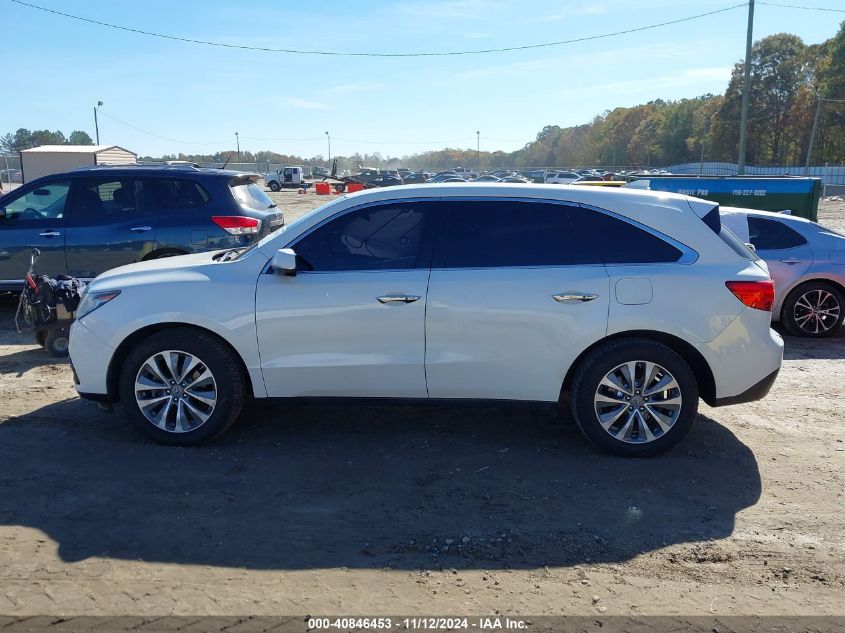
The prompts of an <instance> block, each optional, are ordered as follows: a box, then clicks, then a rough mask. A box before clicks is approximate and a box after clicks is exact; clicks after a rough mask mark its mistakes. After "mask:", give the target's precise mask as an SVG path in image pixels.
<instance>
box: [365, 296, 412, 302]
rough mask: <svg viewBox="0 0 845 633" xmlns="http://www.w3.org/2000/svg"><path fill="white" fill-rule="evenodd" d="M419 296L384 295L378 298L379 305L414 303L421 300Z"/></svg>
mask: <svg viewBox="0 0 845 633" xmlns="http://www.w3.org/2000/svg"><path fill="white" fill-rule="evenodd" d="M419 298H420V297H419V295H384V296H382V297H376V299H378V302H379V303H413V302H414V301H417V300H419Z"/></svg>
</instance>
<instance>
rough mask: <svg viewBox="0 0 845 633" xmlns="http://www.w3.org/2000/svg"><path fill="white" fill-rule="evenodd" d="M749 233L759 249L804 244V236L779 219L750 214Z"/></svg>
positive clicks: (773, 248)
mask: <svg viewBox="0 0 845 633" xmlns="http://www.w3.org/2000/svg"><path fill="white" fill-rule="evenodd" d="M748 235H749V237H750V239H751V243H752V244H754V247H755V248H756V249H757V250H758V251H761V250H762V251H765V250H783V249H787V248H795V247H796V246H803V245H804V244H806V243H807V240H806V239H804V236H803V235H801V234H800V233H799V232H798V231H796V230H794V229H792V228H790V227H788V226H787V225H786V224H784V223H783V222H778V221H777V220H767V219H765V218H759V217H757V216H753V215H749V216H748Z"/></svg>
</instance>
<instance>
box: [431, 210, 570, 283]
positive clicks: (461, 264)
mask: <svg viewBox="0 0 845 633" xmlns="http://www.w3.org/2000/svg"><path fill="white" fill-rule="evenodd" d="M448 207H449V210H450V212H449V223H448V228H447V235H446V238H445V243H444V244H443V249H442V256H441V257H440V258H439V259H441V262H440V263H439V265H442V266H445V267H447V268H490V267H497V266H556V265H566V264H570V263H571V262H572V255H571V252H570V247H569V232H568V231H567V229H566V227H567V207H566V206H564V205H560V204H545V203H538V202H517V201H507V202H506V201H489V202H450V203H448Z"/></svg>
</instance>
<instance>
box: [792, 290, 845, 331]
mask: <svg viewBox="0 0 845 633" xmlns="http://www.w3.org/2000/svg"><path fill="white" fill-rule="evenodd" d="M841 309H842V307H841V306H840V305H839V301H838V300H837V298H836V296H834V294H833V293H831V292H828V291H827V290H822V289H817V290H809V291H807V292H805V293H804V294H802V295H801V296H800V297H798V300H797V301H796V302H795V307H794V308H793V317H794V318H795V324H796V325H797V326H798V327H799V328H800V329H801V330H803V331H804V332H807V333H808V334H822V333H824V332H827V331H828V330H830V329H831V328H832V327H833V326H835V325H836V324H837V323H838V322H839V315H840V312H841Z"/></svg>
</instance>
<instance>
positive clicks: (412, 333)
mask: <svg viewBox="0 0 845 633" xmlns="http://www.w3.org/2000/svg"><path fill="white" fill-rule="evenodd" d="M773 296H774V291H773V286H772V282H771V280H770V278H769V275H768V274H767V272H766V271H765V268H764V266H763V265H761V263H760V262H759V260H758V259H757V258H756V256H755V255H754V254H753V253H751V252H750V251H749V250H748V249H747V248H746V247H745V246H744V245H743V244H742V242H740V241H739V240H738V239H737V238H736V237H735V236H734V235H733V234H732V233H730V232H729V231H727V230H726V229H723V228H722V227H721V225H720V220H719V210H718V207H716V206H714V204H713V203H712V202H705V201H703V200H697V199H694V198H688V197H685V196H679V195H674V194H668V193H662V192H659V193H658V192H650V191H631V190H613V191H610V190H603V189H602V190H594V189H592V188H584V189H579V188H569V187H566V188H561V187H555V186H550V185H549V186H544V185H504V184H501V183H493V184H488V183H483V184H472V183H462V184H459V185H451V184H442V185H431V184H428V185H419V186H405V187H401V188H396V187H388V188H383V189H377V190H371V191H365V192H361V193H356V194H352V195H348V196H344V197H341V198H338V199H336V200H334V201H332V202H331V203H329V204H326V205H325V206H323V207H320V208H319V209H317V210H315V211H313V212H312V213H310V214H308V215H306V216H304V217H302V218H300V219H299V220H297V221H295V222H293V223H291V224H289V225H287V226H286V227H284V228H282V229H280V230H278V231H276V232H275V233H273V234H272V235H270V236H268V237H267V238H265V239H264V240H262V241H261V242H259V243H258V244H256V245H255V246H253V247H250V248H248V249H241V250H230V251H218V252H216V253H203V254H199V255H187V256H183V257H176V258H169V259H162V260H153V261H150V262H145V263H140V264H133V265H130V266H125V267H123V268H117V269H114V270H111V271H109V272H107V273H105V274H103V275H101V276H99V277H98V278H97V279H96V280H94V282H93V283H91V284H90V285H89V286H88V292H87V294H86V295H85V297H84V299H83V302H82V305H81V306H80V308H79V313H78V314H79V318H78V319H77V321H76V322H75V323H74V324H73V327H72V329H71V336H70V355H71V358H72V361H73V366H74V368H75V380H76V388H77V390H78V391H79V393H80V395H81V396H83V397H87V398H91V399H94V400H99V401H101V402H108V403H114V402H118V401H119V402H121V403H122V405H123V408H124V409H125V411H126V413H127V415H128V416H129V418H131V419H132V420H133V421H134V422H135V423H136V424H137V425H139V426H140V427H141V428H142V429H143V430H144V431H146V432H147V433H149V434H150V435H151V436H152V437H153V438H155V439H156V440H159V441H161V442H164V443H169V444H178V445H188V444H196V443H199V442H203V441H206V440H209V439H211V438H213V437H215V436H216V435H218V434H220V433H221V432H223V431H224V430H225V429H226V428H227V427H228V426H229V425H230V424H231V423H232V422H233V421H234V420H235V418H237V416H238V413H239V412H240V410H241V406H242V404H243V402H244V400H245V399H246V398H247V397H254V398H299V397H327V396H329V397H345V398H359V397H378V398H402V399H418V400H434V399H437V400H450V399H483V400H523V401H541V402H552V403H555V402H561V401H563V400H564V397H565V396H566V395H567V394H568V395H569V400H570V401H571V406H572V412H573V414H574V417H575V420H576V421H577V422H578V424H579V425H580V427H581V429H582V430H583V432H584V434H585V435H586V436H587V437H588V438H589V439H590V440H592V441H593V442H594V443H595V444H597V445H598V446H600V447H602V448H604V449H606V450H608V451H610V452H612V453H615V454H618V455H631V456H645V455H654V454H657V453H660V452H663V451H665V450H667V449H669V448H670V447H672V446H674V445H675V444H676V443H677V442H678V441H680V440H681V438H683V436H684V435H686V433H687V431H688V430H689V428H690V425H691V424H692V421H693V419H694V418H695V415H696V410H697V406H698V399H699V397H701V398H703V399H704V400H705V401H706V402H708V403H709V404H711V405H722V404H734V403H738V402H746V401H749V400H754V399H758V398H761V397H763V396H764V395H765V394H766V393H767V392H768V390H769V388H770V387H771V385H772V383H773V382H774V380H775V377H776V375H777V372H778V370H779V368H780V364H781V358H782V353H783V341H782V340H781V338H780V336H778V335H777V334H776V333H775V332H773V331H772V330H770V328H769V322H770V320H771V313H770V310H771V305H772V301H773Z"/></svg>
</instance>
